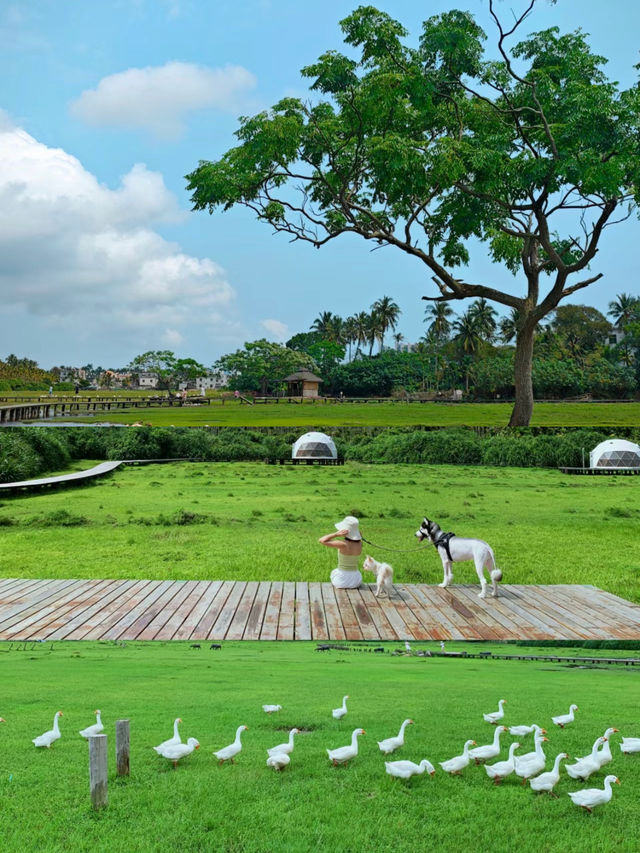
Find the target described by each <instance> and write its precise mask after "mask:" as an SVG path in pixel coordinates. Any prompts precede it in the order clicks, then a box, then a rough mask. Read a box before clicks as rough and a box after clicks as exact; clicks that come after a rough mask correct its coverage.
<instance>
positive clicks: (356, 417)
mask: <svg viewBox="0 0 640 853" xmlns="http://www.w3.org/2000/svg"><path fill="white" fill-rule="evenodd" d="M511 409H512V405H511V404H509V403H402V402H392V401H388V402H383V403H377V402H371V403H344V404H342V405H337V404H335V405H334V404H326V405H325V404H322V403H316V404H313V403H311V402H309V403H305V404H302V405H290V404H288V403H286V402H283V403H281V404H278V405H273V404H268V405H254V406H250V405H247V404H239V403H236V402H235V401H233V402H231V401H229V402H227V403H225V405H222V404H221V403H219V402H217V403H214V404H212V405H211V406H184V407H178V408H173V407H172V408H153V409H147V408H143V409H130V410H126V409H125V410H117V411H115V410H114V411H110V412H96V414H95V416H93V417H88V418H87V417H76V415H73V416H72V418H71V419H72V420H73V422H74V423H105V422H108V423H113V424H133V423H137V422H139V421H143V422H144V423H149V424H151V425H153V426H205V425H206V426H245V427H259V426H290V427H308V428H324V427H327V428H328V427H331V426H336V425H337V426H412V425H415V424H418V425H426V426H506V425H507V424H508V422H509V417H510V415H511ZM56 422H57V423H59V422H61V420H60V419H58V420H57V421H56ZM638 423H640V403H639V402H633V403H560V402H559V403H536V404H535V406H534V410H533V418H532V420H531V426H546V427H555V426H582V427H584V426H612V427H613V426H637V425H638Z"/></svg>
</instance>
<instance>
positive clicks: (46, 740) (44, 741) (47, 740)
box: [31, 711, 62, 749]
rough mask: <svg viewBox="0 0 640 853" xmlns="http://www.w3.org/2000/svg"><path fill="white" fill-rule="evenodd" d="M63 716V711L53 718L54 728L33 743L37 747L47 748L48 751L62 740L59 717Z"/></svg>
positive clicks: (57, 712) (36, 738)
mask: <svg viewBox="0 0 640 853" xmlns="http://www.w3.org/2000/svg"><path fill="white" fill-rule="evenodd" d="M61 716H62V711H56V713H55V715H54V717H53V728H52V729H49V731H48V732H45V733H44V734H42V735H38V737H35V738H34V739H33V740H32V741H31V742H32V743H35V745H36V746H46V747H47V749H49V748H50V746H51V744H52V743H54V742H55V741H57V740H58V739H59V738H60V729H59V727H58V717H61Z"/></svg>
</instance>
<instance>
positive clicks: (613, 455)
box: [589, 438, 640, 468]
mask: <svg viewBox="0 0 640 853" xmlns="http://www.w3.org/2000/svg"><path fill="white" fill-rule="evenodd" d="M589 465H590V467H591V468H640V447H639V446H638V445H637V444H634V443H633V442H632V441H626V439H624V438H610V439H607V440H606V441H601V442H600V444H599V445H598V446H597V447H594V449H593V450H592V451H591V453H590V454H589Z"/></svg>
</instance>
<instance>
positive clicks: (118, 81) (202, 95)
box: [70, 62, 256, 139]
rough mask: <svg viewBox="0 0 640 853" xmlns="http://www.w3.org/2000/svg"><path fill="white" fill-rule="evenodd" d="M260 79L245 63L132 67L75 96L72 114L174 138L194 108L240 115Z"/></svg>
mask: <svg viewBox="0 0 640 853" xmlns="http://www.w3.org/2000/svg"><path fill="white" fill-rule="evenodd" d="M255 84H256V78H255V77H254V76H253V74H251V72H250V71H247V69H246V68H242V67H241V66H239V65H227V66H225V67H224V68H205V67H203V66H199V65H194V64H192V63H187V62H167V64H166V65H162V66H158V67H152V66H149V67H146V68H129V69H128V70H127V71H121V72H119V73H117V74H110V75H109V76H108V77H103V78H102V80H101V81H100V82H99V83H98V85H97V86H96V88H95V89H87V90H86V91H84V92H83V93H82V94H81V95H80V97H79V98H78V99H77V100H75V101H72V103H71V105H70V110H71V113H72V115H74V116H76V117H77V118H80V119H82V120H83V121H85V122H87V123H88V124H92V125H96V126H99V127H101V126H114V127H124V128H131V129H142V130H147V131H150V132H151V133H153V134H155V135H157V136H159V137H162V138H164V139H174V138H176V137H178V136H180V134H181V133H182V131H183V129H184V117H185V115H186V114H187V113H189V112H192V111H193V110H201V109H205V108H214V109H218V110H221V111H223V112H231V113H233V114H234V115H235V114H236V113H237V112H238V111H239V110H240V109H241V104H242V103H243V98H244V96H245V95H246V93H247V92H248V91H249V90H250V89H252V88H253V87H254V86H255Z"/></svg>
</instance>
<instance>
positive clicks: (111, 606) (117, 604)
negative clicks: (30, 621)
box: [65, 580, 157, 640]
mask: <svg viewBox="0 0 640 853" xmlns="http://www.w3.org/2000/svg"><path fill="white" fill-rule="evenodd" d="M156 583H157V581H148V580H146V581H145V580H142V581H134V582H133V585H132V586H130V587H128V588H127V589H126V590H123V591H122V592H121V593H120V595H119V596H118V597H117V598H115V599H113V601H111V602H110V603H108V604H107V605H106V606H105V607H103V608H101V609H100V610H98V611H97V612H96V613H95V614H94V615H92V616H89V617H87V619H86V620H85V621H84V622H83V623H82V624H81V625H78V627H77V628H75V629H74V630H73V631H72V632H71V633H70V634H67V636H66V637H65V639H66V640H99V639H101V638H102V636H103V634H104V633H105V631H108V630H109V628H111V626H112V625H114V624H115V623H116V622H118V621H119V620H120V619H121V618H122V617H123V616H124V615H125V614H126V613H128V612H129V611H130V610H131V609H132V608H133V607H135V606H136V605H137V604H138V602H139V601H141V600H142V599H143V598H145V596H147V595H148V594H149V590H150V589H151V588H152V586H151V585H152V584H156ZM154 588H155V587H154Z"/></svg>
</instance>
